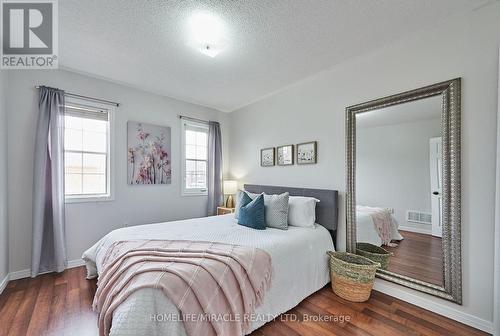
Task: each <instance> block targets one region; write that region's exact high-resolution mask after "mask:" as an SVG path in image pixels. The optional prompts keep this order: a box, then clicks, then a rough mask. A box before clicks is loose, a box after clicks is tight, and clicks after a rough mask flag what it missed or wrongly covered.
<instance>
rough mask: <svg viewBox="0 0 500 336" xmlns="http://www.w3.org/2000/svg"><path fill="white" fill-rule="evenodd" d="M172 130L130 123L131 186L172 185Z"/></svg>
mask: <svg viewBox="0 0 500 336" xmlns="http://www.w3.org/2000/svg"><path fill="white" fill-rule="evenodd" d="M170 137H171V130H170V127H163V126H156V125H151V124H144V123H140V122H135V121H129V122H128V123H127V140H128V142H127V143H128V183H129V184H170V183H171V181H172V170H171V152H170V147H171V143H170Z"/></svg>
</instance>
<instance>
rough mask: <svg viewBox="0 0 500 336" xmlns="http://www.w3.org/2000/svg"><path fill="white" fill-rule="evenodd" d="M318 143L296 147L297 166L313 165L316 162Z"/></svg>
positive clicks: (306, 143) (313, 142) (312, 142)
mask: <svg viewBox="0 0 500 336" xmlns="http://www.w3.org/2000/svg"><path fill="white" fill-rule="evenodd" d="M317 151H318V143H317V142H316V141H311V142H305V143H301V144H298V145H297V164H313V163H317V162H318V154H317Z"/></svg>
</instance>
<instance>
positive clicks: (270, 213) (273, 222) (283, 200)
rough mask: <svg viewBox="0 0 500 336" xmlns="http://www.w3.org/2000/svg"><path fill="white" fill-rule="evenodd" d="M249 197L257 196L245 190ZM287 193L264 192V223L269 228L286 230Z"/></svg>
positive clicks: (288, 195)
mask: <svg viewBox="0 0 500 336" xmlns="http://www.w3.org/2000/svg"><path fill="white" fill-rule="evenodd" d="M245 193H247V194H248V196H250V197H251V198H253V199H254V198H255V197H257V196H259V194H253V193H251V192H248V191H245ZM289 197H290V194H289V193H287V192H286V193H283V194H280V195H267V194H264V206H265V208H266V225H267V227H270V228H275V229H280V230H287V229H288V199H289Z"/></svg>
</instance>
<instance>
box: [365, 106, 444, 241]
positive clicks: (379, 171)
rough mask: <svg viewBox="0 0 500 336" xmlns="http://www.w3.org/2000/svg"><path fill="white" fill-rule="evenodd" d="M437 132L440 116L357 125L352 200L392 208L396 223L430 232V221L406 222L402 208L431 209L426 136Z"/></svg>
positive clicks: (427, 140)
mask: <svg viewBox="0 0 500 336" xmlns="http://www.w3.org/2000/svg"><path fill="white" fill-rule="evenodd" d="M374 113H376V112H374ZM440 132H441V119H428V120H418V121H414V122H407V123H402V124H393V125H384V126H376V127H363V128H358V129H357V130H356V202H357V203H358V204H361V205H366V206H376V207H382V208H393V209H394V217H395V218H396V220H397V221H398V223H399V225H400V226H405V227H410V228H414V229H419V230H425V231H428V232H429V233H430V231H431V230H432V226H430V225H426V224H421V223H414V222H407V221H406V212H407V211H408V210H417V211H423V212H427V213H430V212H431V176H430V168H429V166H430V156H429V139H430V138H433V137H436V136H440Z"/></svg>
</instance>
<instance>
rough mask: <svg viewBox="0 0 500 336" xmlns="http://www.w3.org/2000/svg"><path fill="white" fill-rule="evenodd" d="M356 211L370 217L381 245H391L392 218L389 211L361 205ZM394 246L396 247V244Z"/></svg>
mask: <svg viewBox="0 0 500 336" xmlns="http://www.w3.org/2000/svg"><path fill="white" fill-rule="evenodd" d="M356 210H357V211H360V212H365V213H368V214H369V215H370V217H371V218H372V220H373V223H374V224H375V228H376V229H377V233H378V235H379V237H380V239H381V240H382V245H388V246H391V245H393V244H392V243H391V225H392V218H391V214H390V213H389V210H387V209H384V208H375V207H368V206H361V205H358V206H356ZM394 245H396V246H397V244H394Z"/></svg>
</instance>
